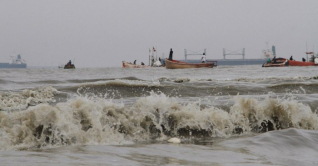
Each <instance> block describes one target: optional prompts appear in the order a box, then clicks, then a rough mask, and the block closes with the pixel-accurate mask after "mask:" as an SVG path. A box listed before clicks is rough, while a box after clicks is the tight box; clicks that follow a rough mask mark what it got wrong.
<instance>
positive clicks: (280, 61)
mask: <svg viewBox="0 0 318 166" xmlns="http://www.w3.org/2000/svg"><path fill="white" fill-rule="evenodd" d="M287 63H288V60H287V59H285V58H276V62H274V61H273V60H271V61H270V62H266V63H264V64H263V65H262V67H285V66H287Z"/></svg>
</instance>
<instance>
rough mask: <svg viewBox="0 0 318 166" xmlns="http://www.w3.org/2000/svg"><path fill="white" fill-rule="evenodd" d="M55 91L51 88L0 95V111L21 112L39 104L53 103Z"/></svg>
mask: <svg viewBox="0 0 318 166" xmlns="http://www.w3.org/2000/svg"><path fill="white" fill-rule="evenodd" d="M56 93H57V90H56V89H54V88H53V87H51V86H47V87H40V88H36V89H26V90H23V91H22V92H10V91H9V92H3V93H1V94H0V111H15V110H23V109H26V108H28V107H29V106H34V105H37V104H40V103H50V102H54V98H53V97H54V95H55V94H56Z"/></svg>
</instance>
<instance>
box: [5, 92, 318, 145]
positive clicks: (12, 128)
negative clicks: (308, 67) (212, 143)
mask: <svg viewBox="0 0 318 166" xmlns="http://www.w3.org/2000/svg"><path fill="white" fill-rule="evenodd" d="M233 100H234V105H232V106H231V107H230V111H229V112H228V111H225V110H222V109H220V108H217V107H213V106H210V107H204V108H202V107H201V103H200V101H197V102H190V103H180V102H178V98H172V97H167V96H166V95H165V94H163V93H159V94H157V93H154V92H151V93H150V95H149V96H146V97H141V98H140V99H138V100H137V101H136V102H135V103H134V104H133V105H124V104H123V103H115V102H113V101H112V100H107V99H102V98H92V99H89V98H85V97H76V98H73V99H70V100H69V101H67V102H66V103H58V104H57V105H56V106H52V105H48V104H39V105H37V106H35V107H29V108H28V109H27V110H25V111H19V112H5V111H2V112H0V122H1V123H0V144H1V145H0V149H21V148H22V149H24V148H35V147H44V146H52V145H53V146H62V145H69V144H75V145H99V144H111V145H113V144H127V143H132V142H136V141H137V142H138V141H150V140H152V139H157V140H166V139H167V138H168V137H175V136H178V137H183V138H185V139H187V138H190V137H194V138H200V137H202V136H204V137H221V138H224V137H231V136H232V135H233V134H235V133H242V132H244V133H245V132H247V133H248V132H250V131H253V130H254V129H255V128H257V129H258V127H259V126H261V124H262V122H263V121H264V120H271V121H272V122H273V123H275V124H276V121H275V118H276V119H278V121H277V124H279V126H280V127H281V128H289V127H293V128H300V129H309V130H317V129H318V117H317V114H315V113H313V111H312V110H311V109H310V107H308V106H306V105H304V104H302V103H299V102H297V101H294V100H292V99H273V98H269V97H268V98H266V99H264V100H257V99H254V98H243V97H240V96H238V97H235V98H234V99H233ZM237 128H239V130H237ZM274 128H276V126H274Z"/></svg>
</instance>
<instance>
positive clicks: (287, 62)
mask: <svg viewBox="0 0 318 166" xmlns="http://www.w3.org/2000/svg"><path fill="white" fill-rule="evenodd" d="M276 61H277V62H276V63H274V62H273V61H271V62H270V63H264V64H263V67H286V66H318V65H316V64H315V63H314V62H302V61H294V60H286V59H284V58H280V59H277V60H276Z"/></svg>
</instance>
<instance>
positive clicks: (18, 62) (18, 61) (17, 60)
mask: <svg viewBox="0 0 318 166" xmlns="http://www.w3.org/2000/svg"><path fill="white" fill-rule="evenodd" d="M26 67H27V63H26V62H25V60H24V59H22V58H21V55H20V54H19V55H16V56H11V60H10V62H9V63H0V68H26Z"/></svg>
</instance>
